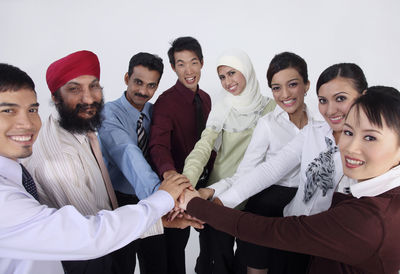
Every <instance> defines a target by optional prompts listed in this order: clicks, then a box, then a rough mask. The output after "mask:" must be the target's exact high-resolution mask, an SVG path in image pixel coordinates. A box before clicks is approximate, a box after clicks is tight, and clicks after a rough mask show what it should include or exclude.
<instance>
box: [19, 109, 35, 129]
mask: <svg viewBox="0 0 400 274" xmlns="http://www.w3.org/2000/svg"><path fill="white" fill-rule="evenodd" d="M16 125H17V127H18V128H21V129H31V128H32V127H33V122H32V119H31V117H30V115H29V113H28V112H23V111H21V112H20V113H19V115H18V117H17V121H16Z"/></svg>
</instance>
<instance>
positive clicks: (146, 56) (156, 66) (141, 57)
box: [128, 52, 164, 82]
mask: <svg viewBox="0 0 400 274" xmlns="http://www.w3.org/2000/svg"><path fill="white" fill-rule="evenodd" d="M136 66H144V67H145V68H148V69H149V70H155V71H157V72H158V73H159V74H160V78H158V82H160V79H161V76H162V74H163V71H164V64H163V60H162V59H161V58H160V57H159V56H158V55H156V54H150V53H147V52H139V53H138V54H135V55H133V56H132V58H131V60H130V61H129V66H128V76H129V77H131V75H132V73H133V68H134V67H136Z"/></svg>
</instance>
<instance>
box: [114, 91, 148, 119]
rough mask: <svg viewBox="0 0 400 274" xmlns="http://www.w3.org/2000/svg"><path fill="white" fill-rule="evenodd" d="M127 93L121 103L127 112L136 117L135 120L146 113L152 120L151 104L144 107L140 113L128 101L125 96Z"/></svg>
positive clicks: (123, 95) (122, 97)
mask: <svg viewBox="0 0 400 274" xmlns="http://www.w3.org/2000/svg"><path fill="white" fill-rule="evenodd" d="M125 93H126V91H125V92H124V93H123V94H122V96H121V98H120V101H121V104H122V106H123V107H124V109H125V111H126V112H127V113H128V114H130V115H132V116H133V117H135V120H137V119H139V115H140V113H144V115H145V116H146V118H147V119H150V109H151V104H150V103H149V102H146V104H145V105H144V107H143V109H142V111H141V112H140V111H138V110H137V109H136V108H135V107H134V106H132V105H131V103H129V101H128V99H126V96H125Z"/></svg>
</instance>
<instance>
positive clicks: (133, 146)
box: [99, 52, 166, 274]
mask: <svg viewBox="0 0 400 274" xmlns="http://www.w3.org/2000/svg"><path fill="white" fill-rule="evenodd" d="M163 69H164V65H163V62H162V59H161V58H160V57H158V56H156V55H153V54H150V53H145V52H140V53H138V54H136V55H134V56H132V58H131V59H130V61H129V66H128V72H126V73H125V76H124V81H125V84H126V85H127V88H126V91H125V92H123V94H122V96H121V97H120V98H119V99H117V100H115V101H112V102H109V103H107V104H106V105H105V108H104V111H103V117H104V121H103V123H102V125H101V127H100V128H99V138H100V141H101V148H102V152H103V156H104V160H105V162H106V166H107V169H108V171H109V173H110V177H111V181H112V183H113V187H114V189H115V193H116V196H117V200H118V204H119V205H120V206H123V205H127V204H137V203H138V202H139V200H142V199H145V198H146V197H148V196H149V195H150V194H152V193H153V192H154V191H156V190H157V189H158V187H159V185H160V179H159V178H158V176H157V174H156V173H155V172H154V171H153V170H152V168H151V167H150V165H149V163H148V162H147V156H148V153H147V142H148V136H149V129H150V121H151V115H152V109H153V104H151V103H149V102H148V101H149V100H150V99H151V98H152V97H153V95H154V93H155V92H156V90H157V87H158V84H159V82H160V79H161V75H162V73H163ZM149 232H150V231H149ZM163 245H164V238H163V236H162V235H155V236H151V237H146V238H144V239H138V240H136V241H134V242H132V243H131V244H130V245H128V246H126V247H124V248H122V249H120V250H119V251H117V252H116V254H115V255H116V256H115V257H114V258H115V262H116V263H117V264H118V267H119V273H131V272H132V271H130V270H131V269H134V268H135V264H136V260H135V257H136V253H137V254H138V259H139V263H140V273H142V274H146V273H149V274H158V273H166V255H165V249H163V248H162V246H163ZM154 258H157V263H156V264H155V263H154Z"/></svg>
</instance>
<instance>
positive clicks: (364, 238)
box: [187, 187, 400, 274]
mask: <svg viewBox="0 0 400 274" xmlns="http://www.w3.org/2000/svg"><path fill="white" fill-rule="evenodd" d="M187 212H188V213H189V214H190V215H192V216H194V217H197V218H199V219H201V220H203V221H205V222H206V223H208V224H210V225H211V226H213V227H214V228H216V229H218V230H222V231H224V232H227V233H229V234H232V235H234V236H236V237H238V238H240V239H241V240H244V241H248V242H252V243H255V244H258V245H263V246H268V247H272V248H278V249H283V250H288V251H294V252H299V253H305V254H310V255H313V256H315V257H313V258H312V260H311V263H310V267H309V273H318V274H320V273H324V274H325V273H326V274H330V273H332V274H333V273H335V274H337V273H393V274H398V270H399V269H400V187H397V188H394V189H392V190H390V191H387V192H385V193H383V194H381V195H379V196H376V197H363V198H360V199H357V198H354V197H352V196H347V195H344V194H340V193H335V194H334V196H333V203H332V207H331V209H329V210H328V211H325V212H322V213H319V214H316V215H312V216H300V217H286V218H267V217H262V216H257V215H254V214H251V213H246V212H242V211H238V210H233V209H230V208H226V207H222V206H219V205H216V204H214V203H211V202H209V201H205V200H202V199H200V198H195V199H193V200H192V201H190V202H189V204H188V207H187Z"/></svg>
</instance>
